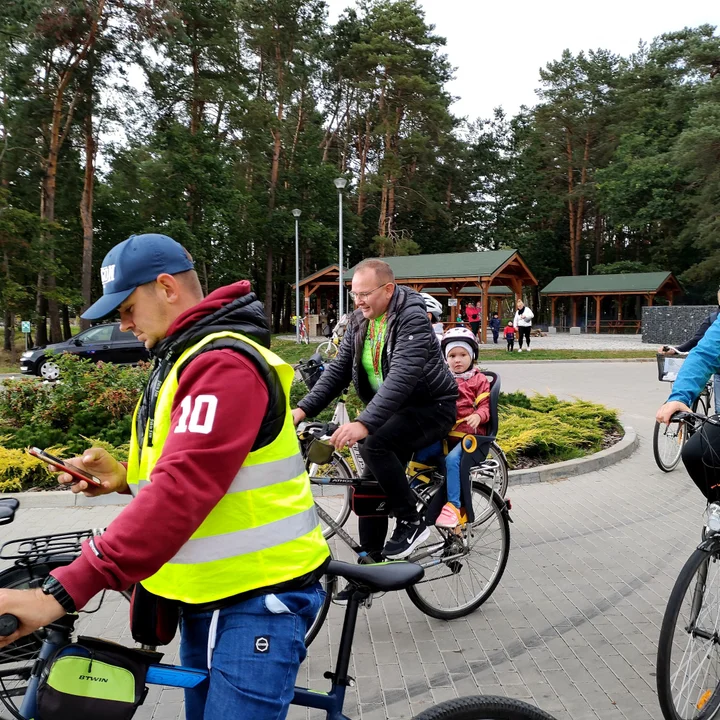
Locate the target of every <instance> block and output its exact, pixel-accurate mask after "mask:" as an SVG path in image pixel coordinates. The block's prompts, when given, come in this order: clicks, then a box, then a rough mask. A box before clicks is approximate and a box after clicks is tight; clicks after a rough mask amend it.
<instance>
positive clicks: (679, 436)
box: [653, 420, 687, 472]
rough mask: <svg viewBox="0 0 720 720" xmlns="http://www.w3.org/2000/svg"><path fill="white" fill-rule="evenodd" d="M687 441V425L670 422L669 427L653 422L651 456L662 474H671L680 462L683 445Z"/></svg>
mask: <svg viewBox="0 0 720 720" xmlns="http://www.w3.org/2000/svg"><path fill="white" fill-rule="evenodd" d="M686 440H687V425H686V423H684V422H671V423H670V424H669V425H666V424H665V423H660V422H657V420H656V421H655V429H654V430H653V455H654V456H655V462H656V463H657V466H658V467H659V468H660V469H661V470H662V471H663V472H671V471H672V470H674V469H675V468H676V467H677V465H678V463H679V462H680V455H681V454H682V449H683V445H684V444H685V441H686Z"/></svg>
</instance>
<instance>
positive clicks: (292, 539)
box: [127, 332, 329, 604]
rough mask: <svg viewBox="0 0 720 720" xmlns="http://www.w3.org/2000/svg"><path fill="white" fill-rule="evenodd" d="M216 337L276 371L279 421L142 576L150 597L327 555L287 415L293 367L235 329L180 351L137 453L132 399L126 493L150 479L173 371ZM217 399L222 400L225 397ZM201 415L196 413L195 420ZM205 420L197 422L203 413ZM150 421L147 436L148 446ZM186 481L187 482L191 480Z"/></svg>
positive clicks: (255, 576) (294, 571)
mask: <svg viewBox="0 0 720 720" xmlns="http://www.w3.org/2000/svg"><path fill="white" fill-rule="evenodd" d="M218 340H220V341H221V342H223V341H224V342H225V343H228V342H230V343H231V345H234V346H236V347H238V346H239V347H240V348H242V347H247V349H248V350H249V351H250V353H251V354H253V355H254V356H255V357H256V358H257V356H258V354H259V355H260V356H261V358H262V359H263V360H264V361H265V362H266V363H267V365H268V366H269V368H271V369H272V371H274V372H275V373H277V376H278V378H279V380H280V383H281V385H282V390H283V392H284V397H283V398H280V400H279V402H282V403H283V404H284V409H285V419H284V422H282V426H281V429H280V431H279V434H277V436H276V437H275V439H273V440H272V441H271V442H270V443H269V444H268V445H266V446H265V447H261V448H259V449H257V450H252V451H251V452H250V453H249V454H248V456H247V457H246V458H245V461H244V462H243V464H242V467H241V468H240V470H239V471H238V473H237V475H236V476H235V478H234V479H233V481H232V483H231V485H230V487H229V489H228V491H227V493H226V494H225V496H224V497H223V498H222V499H221V500H220V502H218V504H217V505H216V506H215V507H214V508H213V509H212V511H211V512H210V514H209V515H208V516H207V517H206V518H205V520H204V521H203V523H202V524H201V525H200V527H199V528H198V529H197V530H196V531H195V532H194V533H193V535H192V537H191V538H190V539H189V540H188V541H187V542H186V543H185V544H184V545H183V546H182V547H181V548H180V550H179V551H178V552H177V554H176V555H175V556H174V557H173V558H172V559H171V560H170V561H169V562H167V563H166V564H165V565H163V566H162V567H161V568H160V570H159V571H158V572H157V573H155V574H154V575H152V576H151V577H149V578H147V579H146V580H143V581H142V584H143V585H144V586H145V587H146V588H147V589H148V590H150V591H151V592H153V593H155V594H156V595H160V596H162V597H166V598H170V599H173V600H181V601H183V602H187V603H194V604H195V603H207V602H213V601H215V600H221V599H223V598H227V597H232V596H234V595H238V594H240V593H243V592H247V591H251V590H256V589H258V588H263V587H267V586H272V585H277V584H279V583H283V582H286V581H289V580H293V579H294V578H297V577H300V576H302V575H305V574H307V573H309V572H311V571H313V570H315V569H317V568H318V567H319V566H320V565H321V564H322V563H323V562H324V561H325V559H326V558H327V557H328V555H329V550H328V546H327V543H326V542H325V539H324V538H323V535H322V530H321V528H320V523H319V520H318V516H317V512H316V510H315V504H314V502H313V496H312V492H311V489H310V481H309V479H308V476H307V473H306V471H305V464H304V462H303V458H302V455H301V454H300V450H299V447H298V441H297V436H296V434H295V428H294V426H293V421H292V415H291V413H290V400H289V398H290V386H291V384H292V380H293V375H294V371H293V369H292V368H291V367H290V366H289V365H288V364H287V363H285V362H284V361H283V360H281V359H280V358H279V357H278V356H277V355H275V354H274V353H272V352H270V351H269V350H267V349H266V348H264V347H262V346H261V345H258V344H257V343H255V342H253V341H252V340H250V339H249V338H248V337H246V336H244V335H241V334H240V333H234V332H217V333H213V334H211V335H208V336H206V337H203V338H202V339H201V340H200V341H199V342H197V343H196V344H195V345H193V346H191V347H190V348H188V349H187V350H185V352H183V353H182V354H181V355H180V357H179V358H178V359H177V361H176V362H175V364H174V365H173V366H172V369H171V370H170V372H169V374H168V375H167V377H166V378H165V380H164V381H163V383H162V385H161V386H160V389H159V390H158V395H157V403H156V405H155V412H154V415H153V417H152V418H148V421H147V425H146V427H145V432H144V433H143V445H142V450H140V448H139V445H138V434H137V427H136V421H137V414H138V409H139V407H140V403H138V406H137V407H136V408H135V415H134V417H133V425H132V438H131V440H130V457H129V462H128V468H127V482H128V487H129V488H130V491H131V493H132V494H133V495H137V493H138V492H140V491H141V490H142V487H143V486H144V485H146V484H148V483H150V482H152V470H153V468H154V467H155V464H156V463H157V461H158V459H159V458H160V455H161V454H162V449H163V446H164V445H165V440H166V438H167V435H168V432H169V430H170V420H171V418H170V413H171V409H172V404H173V399H174V397H175V393H176V392H177V388H178V371H179V369H180V368H181V367H182V366H183V365H184V364H185V362H186V361H187V360H188V359H189V358H190V357H191V356H193V355H194V354H196V353H198V352H199V351H202V349H203V348H204V346H205V345H207V344H208V343H211V342H214V341H218ZM248 346H249V347H248ZM216 347H217V345H216ZM252 349H254V350H255V352H254V353H253V351H252ZM229 392H232V390H231V389H230V390H229ZM240 392H242V390H240ZM200 397H201V398H202V396H200ZM208 397H211V396H208ZM223 400H224V402H227V398H223ZM241 401H242V396H240V395H239V396H238V402H241ZM140 402H142V400H141V401H140ZM196 402H197V400H196ZM204 410H205V411H206V412H207V411H208V408H204ZM270 410H272V408H271V409H270ZM281 410H282V408H281ZM200 415H201V413H200V412H198V417H197V418H196V419H195V422H196V423H198V422H200V420H199V418H200ZM204 418H205V420H204V421H203V422H205V421H206V420H207V415H204ZM280 418H282V415H280ZM187 421H188V419H187V418H186V422H187ZM151 422H152V423H154V424H153V425H152V432H151V435H152V441H151V445H150V446H148V435H149V433H148V429H149V428H150V423H151ZM190 422H192V417H191V418H190ZM185 481H186V482H188V483H191V482H193V478H192V477H187V478H186V479H185ZM158 522H162V518H158ZM143 541H144V542H152V528H145V530H144V540H143Z"/></svg>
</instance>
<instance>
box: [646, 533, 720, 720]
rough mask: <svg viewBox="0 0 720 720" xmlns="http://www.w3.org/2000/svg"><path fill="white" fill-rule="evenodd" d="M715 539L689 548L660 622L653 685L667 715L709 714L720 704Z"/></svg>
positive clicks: (670, 718) (689, 718) (685, 718)
mask: <svg viewBox="0 0 720 720" xmlns="http://www.w3.org/2000/svg"><path fill="white" fill-rule="evenodd" d="M719 617H720V542H717V543H715V545H714V546H713V547H712V549H711V550H707V549H698V550H695V552H693V554H692V555H691V556H690V558H689V559H688V561H687V562H686V563H685V566H684V567H683V569H682V570H681V571H680V575H679V576H678V579H677V580H676V582H675V587H673V590H672V593H670V599H669V600H668V604H667V608H666V609H665V615H664V616H663V621H662V626H661V628H660V640H659V642H658V653H657V691H658V699H659V700H660V708H661V710H662V713H663V717H665V719H666V720H709V718H712V717H714V716H715V713H716V712H717V711H718V708H720V638H718V618H719Z"/></svg>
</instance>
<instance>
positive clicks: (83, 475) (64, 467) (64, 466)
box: [28, 447, 102, 487]
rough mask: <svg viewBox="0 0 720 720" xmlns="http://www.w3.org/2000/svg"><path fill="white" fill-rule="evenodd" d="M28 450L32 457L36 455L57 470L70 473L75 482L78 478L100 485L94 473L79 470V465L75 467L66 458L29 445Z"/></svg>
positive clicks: (96, 485)
mask: <svg viewBox="0 0 720 720" xmlns="http://www.w3.org/2000/svg"><path fill="white" fill-rule="evenodd" d="M28 452H29V453H30V454H31V455H32V456H33V457H36V458H38V459H39V460H42V461H43V462H46V463H47V464H48V465H54V466H55V467H56V468H58V470H61V471H62V472H66V473H67V474H68V475H71V476H72V477H73V478H74V480H75V482H80V480H84V481H85V482H86V483H87V484H88V485H91V486H93V487H101V486H102V483H101V482H100V480H98V479H97V478H96V477H95V476H94V475H91V474H90V473H88V472H85V471H84V470H81V469H80V468H79V467H75V465H72V464H71V463H69V462H67V461H66V460H62V459H61V458H59V457H55V456H54V455H51V454H50V453H47V452H45V451H44V450H41V449H40V448H36V447H31V448H28ZM73 484H74V483H73Z"/></svg>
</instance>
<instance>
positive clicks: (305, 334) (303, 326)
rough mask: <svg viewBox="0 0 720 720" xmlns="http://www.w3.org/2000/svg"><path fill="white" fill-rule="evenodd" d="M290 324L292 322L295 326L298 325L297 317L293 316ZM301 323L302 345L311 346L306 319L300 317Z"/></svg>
mask: <svg viewBox="0 0 720 720" xmlns="http://www.w3.org/2000/svg"><path fill="white" fill-rule="evenodd" d="M290 322H292V324H293V325H297V323H298V317H297V315H293V316H292V317H291V318H290ZM299 322H300V343H301V344H303V345H309V344H310V336H309V335H308V331H307V325H306V324H305V318H304V317H302V316H300V318H299Z"/></svg>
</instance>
